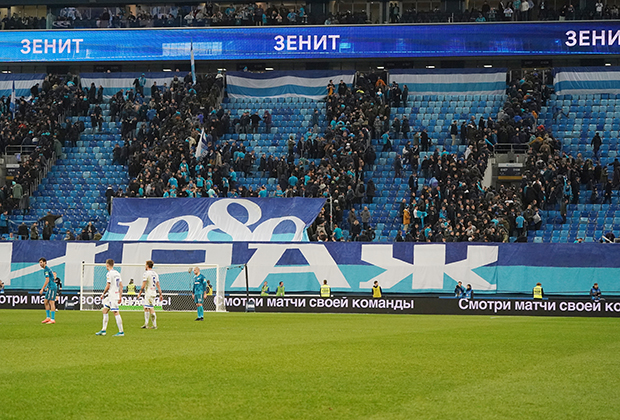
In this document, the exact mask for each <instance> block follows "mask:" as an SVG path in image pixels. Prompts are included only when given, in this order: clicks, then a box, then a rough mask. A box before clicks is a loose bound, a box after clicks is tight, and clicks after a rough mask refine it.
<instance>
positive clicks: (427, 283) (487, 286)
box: [359, 244, 499, 290]
mask: <svg viewBox="0 0 620 420" xmlns="http://www.w3.org/2000/svg"><path fill="white" fill-rule="evenodd" d="M498 249H499V248H498V247H497V246H483V245H470V246H468V247H467V258H466V259H464V260H461V261H456V262H453V263H449V264H446V246H445V245H443V244H438V245H415V246H414V247H413V264H409V263H408V262H405V261H403V260H400V259H396V258H394V257H393V255H392V252H393V247H392V245H362V260H363V261H365V262H368V263H370V264H373V265H375V266H377V267H380V268H382V269H384V270H385V271H384V272H383V273H381V274H379V275H378V276H376V277H373V278H372V279H370V280H368V281H365V282H361V283H360V285H359V287H360V288H370V287H372V285H373V283H374V282H375V281H378V282H379V284H381V287H383V288H385V289H389V288H391V287H393V286H395V285H396V284H398V283H400V282H401V281H402V280H403V279H404V278H406V277H407V276H409V275H413V280H412V285H411V287H412V289H439V290H441V289H443V279H444V274H446V275H448V276H450V277H451V278H452V279H453V280H455V281H462V282H463V283H465V284H471V285H472V287H473V288H474V290H495V289H496V288H497V285H496V284H491V283H489V282H488V281H486V280H485V279H483V278H482V277H480V276H479V275H478V274H476V273H475V272H474V270H475V269H477V268H479V267H483V266H485V265H488V264H492V263H494V262H496V261H497V256H498Z"/></svg>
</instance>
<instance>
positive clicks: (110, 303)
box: [103, 294, 118, 311]
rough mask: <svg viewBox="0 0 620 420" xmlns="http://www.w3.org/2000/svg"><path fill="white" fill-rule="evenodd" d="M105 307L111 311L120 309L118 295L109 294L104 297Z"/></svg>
mask: <svg viewBox="0 0 620 420" xmlns="http://www.w3.org/2000/svg"><path fill="white" fill-rule="evenodd" d="M103 307H104V308H108V309H109V310H111V311H118V295H117V294H115V295H108V296H107V297H106V298H104V299H103Z"/></svg>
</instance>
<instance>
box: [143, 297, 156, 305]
mask: <svg viewBox="0 0 620 420" xmlns="http://www.w3.org/2000/svg"><path fill="white" fill-rule="evenodd" d="M143 305H144V307H145V308H153V307H155V295H144V304H143Z"/></svg>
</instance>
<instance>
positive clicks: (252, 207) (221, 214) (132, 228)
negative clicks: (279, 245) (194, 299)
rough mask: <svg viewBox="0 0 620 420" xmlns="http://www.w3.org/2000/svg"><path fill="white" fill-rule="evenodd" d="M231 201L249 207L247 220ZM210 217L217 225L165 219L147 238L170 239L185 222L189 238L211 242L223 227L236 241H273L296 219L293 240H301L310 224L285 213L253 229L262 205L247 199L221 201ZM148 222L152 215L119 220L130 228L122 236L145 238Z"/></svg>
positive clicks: (188, 218)
mask: <svg viewBox="0 0 620 420" xmlns="http://www.w3.org/2000/svg"><path fill="white" fill-rule="evenodd" d="M231 204H237V205H240V206H242V207H244V208H245V210H246V211H247V213H248V217H247V220H246V221H244V222H240V221H239V220H238V219H236V218H235V217H233V216H232V215H231V214H230V213H229V212H228V206H230V205H231ZM207 216H208V219H209V221H211V222H212V223H213V224H210V225H207V226H205V225H204V223H203V221H202V219H201V218H200V217H198V216H194V215H182V216H178V217H175V218H173V219H169V220H165V221H163V222H161V223H160V224H158V225H157V226H155V227H154V228H153V229H152V230H151V232H150V233H149V234H148V236H147V241H167V240H168V235H169V234H170V230H171V229H172V228H173V226H174V225H176V224H177V223H182V222H184V223H186V224H187V237H186V238H185V241H200V242H209V237H208V236H209V232H211V231H213V230H220V231H222V232H224V233H226V234H228V235H230V236H231V238H232V240H233V241H270V240H271V238H272V236H273V232H274V230H275V229H276V227H278V226H279V225H280V224H281V223H283V222H292V223H293V224H294V225H295V233H294V235H293V239H292V241H301V240H302V238H303V234H304V230H305V229H306V224H305V223H304V221H303V220H301V219H300V218H298V217H295V216H283V217H274V218H272V219H268V220H265V221H264V222H262V223H261V224H260V225H258V226H257V227H255V228H254V231H252V230H250V228H249V226H252V225H254V224H256V223H257V222H258V221H259V220H260V219H261V217H262V210H261V208H260V206H259V205H258V204H256V203H254V202H252V201H250V200H244V199H221V200H217V201H215V202H214V203H213V204H212V205H211V206H210V207H209V210H208V213H207ZM148 223H149V218H148V217H139V218H137V219H135V220H134V221H132V222H122V223H118V225H119V226H127V227H128V228H129V229H128V230H127V233H125V235H124V237H123V238H122V239H123V240H124V241H139V240H141V239H142V236H143V235H144V234H145V232H146V228H147V226H148Z"/></svg>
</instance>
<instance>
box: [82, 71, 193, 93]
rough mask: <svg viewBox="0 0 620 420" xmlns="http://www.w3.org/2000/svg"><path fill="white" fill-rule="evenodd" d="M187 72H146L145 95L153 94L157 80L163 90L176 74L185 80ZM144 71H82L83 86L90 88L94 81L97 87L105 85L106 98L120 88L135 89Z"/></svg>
mask: <svg viewBox="0 0 620 420" xmlns="http://www.w3.org/2000/svg"><path fill="white" fill-rule="evenodd" d="M185 75H186V73H177V72H149V73H144V76H145V77H146V85H145V86H144V96H146V97H150V96H151V86H152V85H153V82H157V86H159V90H160V91H161V89H162V87H163V86H164V83H167V84H168V87H170V82H171V81H172V79H173V78H174V76H178V77H179V80H181V81H183V78H184V77H185ZM140 76H142V73H138V72H135V73H134V72H131V73H82V74H80V78H81V79H82V87H83V88H87V89H90V84H91V83H94V84H95V86H96V87H97V89H99V86H103V97H104V98H106V99H109V98H111V97H112V96H114V95H115V94H116V93H117V92H118V91H119V90H121V89H123V91H127V90H128V89H133V88H134V85H133V81H134V80H135V79H139V78H140Z"/></svg>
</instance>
